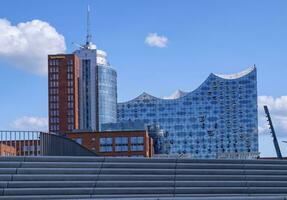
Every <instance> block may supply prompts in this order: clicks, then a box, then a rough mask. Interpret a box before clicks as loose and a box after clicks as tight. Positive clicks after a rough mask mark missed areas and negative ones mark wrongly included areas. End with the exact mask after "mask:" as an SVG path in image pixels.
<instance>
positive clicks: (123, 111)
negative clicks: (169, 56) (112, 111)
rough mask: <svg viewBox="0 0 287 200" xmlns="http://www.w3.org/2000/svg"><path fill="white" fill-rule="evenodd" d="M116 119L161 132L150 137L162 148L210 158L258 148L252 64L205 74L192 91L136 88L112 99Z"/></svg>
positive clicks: (254, 76)
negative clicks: (130, 95)
mask: <svg viewBox="0 0 287 200" xmlns="http://www.w3.org/2000/svg"><path fill="white" fill-rule="evenodd" d="M117 119H118V122H121V121H122V122H124V121H142V122H144V123H145V124H147V125H156V126H158V127H160V129H162V130H163V131H164V132H165V135H164V137H162V138H159V141H156V142H157V143H158V144H161V146H162V147H161V148H158V152H156V153H163V154H178V153H179V154H190V155H191V157H194V158H216V157H218V155H220V154H224V153H251V154H252V153H254V154H257V153H258V125H257V124H258V122H257V120H258V119H257V75H256V68H255V67H251V68H248V69H247V70H245V71H242V72H240V73H236V74H230V75H218V74H210V75H209V76H208V78H207V79H206V80H205V81H204V82H203V83H202V84H201V85H200V86H199V87H198V88H197V89H196V90H194V91H192V92H188V93H185V92H181V91H178V92H177V93H176V94H175V95H174V96H173V97H172V98H168V99H163V98H157V97H154V96H152V95H149V94H147V93H142V94H141V95H140V96H138V97H136V98H135V99H133V100H130V101H127V102H122V103H118V106H117Z"/></svg>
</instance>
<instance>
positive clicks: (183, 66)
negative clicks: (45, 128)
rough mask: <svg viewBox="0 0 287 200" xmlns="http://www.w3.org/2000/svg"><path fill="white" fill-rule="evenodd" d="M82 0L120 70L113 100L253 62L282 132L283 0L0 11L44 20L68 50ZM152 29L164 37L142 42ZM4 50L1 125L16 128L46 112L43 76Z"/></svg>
mask: <svg viewBox="0 0 287 200" xmlns="http://www.w3.org/2000/svg"><path fill="white" fill-rule="evenodd" d="M87 5H90V7H91V25H92V34H93V41H94V43H96V45H97V47H98V48H99V49H103V50H105V51H106V52H107V53H108V58H109V61H110V63H111V65H112V66H113V67H114V68H115V69H116V70H117V72H118V100H119V101H126V100H129V99H132V98H134V97H136V96H137V95H139V94H140V93H142V92H143V91H145V92H148V93H150V94H152V95H154V96H158V97H163V96H168V95H170V94H171V93H172V92H173V91H174V90H176V89H182V90H184V91H192V90H193V89H195V88H196V87H198V86H199V84H200V83H202V82H203V81H204V80H205V78H206V77H207V76H208V75H209V73H211V72H214V73H226V74H228V73H234V72H239V71H242V70H244V69H246V68H247V67H249V66H252V65H253V64H256V66H257V69H258V95H259V96H262V98H260V102H259V103H260V105H261V104H263V103H268V104H270V107H271V109H270V110H271V114H272V111H273V113H274V115H276V116H275V117H276V119H278V120H279V121H280V122H274V124H275V125H277V129H278V132H279V134H280V137H282V139H284V138H285V137H287V98H285V97H286V95H287V94H286V93H287V92H286V90H287V89H286V85H287V79H286V76H287V56H286V53H287V38H286V37H287V1H285V0H281V1H280V0H274V1H270V0H251V1H250V0H237V1H230V0H217V1H214V0H200V1H199V0H198V1H195V0H194V1H192V0H180V1H178V0H157V1H153V0H138V1H134V0H93V1H92V0H75V1H70V0H61V1H57V0H49V1H48V0H46V1H37V0H26V1H17V0H3V1H1V6H0V19H6V20H8V21H10V22H11V26H17V24H19V23H21V22H24V23H26V22H29V21H32V20H34V19H38V20H41V21H44V22H47V23H49V25H50V26H51V27H54V28H55V30H56V32H57V33H58V34H61V35H62V36H63V37H64V41H65V45H66V52H72V51H73V50H75V49H76V47H75V46H74V45H73V44H72V42H76V43H83V42H84V40H85V30H86V9H87ZM150 33H156V34H157V35H158V36H162V37H165V38H166V39H167V43H166V44H165V45H166V46H165V47H162V48H159V47H156V46H150V45H148V44H147V43H145V39H146V37H147V36H148V35H149V34H150ZM2 37H3V34H2ZM35 41H36V39H35ZM0 44H1V28H0ZM1 48H4V49H5V48H9V45H3V44H2V46H1ZM31 48H32V47H31ZM37 48H46V46H44V45H43V46H42V47H39V46H38V47H37ZM62 49H63V48H62ZM33 52H40V51H33ZM6 53H7V52H6ZM31 55H32V56H33V53H31ZM31 55H30V56H31ZM5 56H6V57H5ZM5 56H3V55H2V56H1V50H0V81H1V84H0V90H1V100H0V102H1V103H0V110H1V113H2V114H1V115H0V129H13V128H15V129H17V128H19V126H20V125H19V123H20V122H19V123H18V125H19V126H17V123H15V121H16V122H17V119H21V118H23V117H24V116H26V117H27V116H29V117H35V118H37V119H38V118H41V119H44V118H46V117H47V76H46V75H43V74H41V75H38V74H35V73H33V72H32V73H31V70H27V69H26V68H25V63H26V61H24V60H25V59H27V58H26V57H27V52H26V54H24V55H21V56H19V55H13V56H10V57H9V56H8V57H7V55H6V54H5ZM23 56H26V57H23ZM28 57H29V56H28ZM31 60H33V59H32V58H31V57H29V59H28V61H27V62H32V61H31ZM19 65H20V66H19ZM42 67H43V66H42ZM33 70H34V69H33ZM267 96H270V97H268V98H267ZM260 114H261V111H260ZM260 116H261V117H259V118H260V119H261V118H262V114H261V115H260ZM260 123H262V124H260V126H262V127H261V129H262V130H261V129H260V130H261V138H262V139H261V140H262V141H263V142H262V145H263V146H262V145H261V146H262V148H261V149H262V151H264V152H265V151H266V155H269V154H270V152H271V151H272V150H270V147H269V146H266V148H265V146H264V145H268V143H269V142H270V143H271V140H270V141H269V135H268V134H267V132H266V127H265V128H264V123H263V119H261V121H260ZM15 124H16V125H15ZM38 125H39V126H41V125H42V123H38ZM23 127H25V126H23ZM23 127H22V128H23ZM20 128H21V126H20ZM28 128H29V127H28ZM284 131H286V132H284ZM286 140H287V139H286ZM285 146H286V145H285ZM263 147H264V148H263ZM266 149H267V150H266ZM286 154H287V150H286Z"/></svg>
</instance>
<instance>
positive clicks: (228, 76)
mask: <svg viewBox="0 0 287 200" xmlns="http://www.w3.org/2000/svg"><path fill="white" fill-rule="evenodd" d="M255 69H256V67H255V66H252V67H249V68H247V69H246V70H243V71H241V72H238V73H234V74H214V73H212V74H213V75H215V76H217V77H219V78H223V79H238V78H241V77H243V76H246V75H247V74H249V73H251V72H253V71H254V70H255Z"/></svg>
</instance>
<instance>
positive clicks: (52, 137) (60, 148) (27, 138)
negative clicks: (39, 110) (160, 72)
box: [0, 131, 96, 156]
mask: <svg viewBox="0 0 287 200" xmlns="http://www.w3.org/2000/svg"><path fill="white" fill-rule="evenodd" d="M0 156H96V154H95V153H94V152H92V151H90V150H88V149H87V148H85V147H84V146H82V145H80V144H78V143H77V142H75V141H74V140H72V139H69V138H66V137H64V136H60V135H56V134H54V133H46V132H40V131H0Z"/></svg>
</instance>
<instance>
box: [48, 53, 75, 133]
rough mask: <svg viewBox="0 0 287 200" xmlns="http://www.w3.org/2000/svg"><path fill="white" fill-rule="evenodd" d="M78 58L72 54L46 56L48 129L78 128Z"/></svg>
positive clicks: (59, 131)
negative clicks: (47, 72)
mask: <svg viewBox="0 0 287 200" xmlns="http://www.w3.org/2000/svg"><path fill="white" fill-rule="evenodd" d="M79 64H80V63H79V59H78V57H77V56H76V55H74V54H57V55H49V56H48V71H49V76H48V84H49V86H48V87H49V131H51V132H56V133H61V132H65V131H69V130H73V129H78V128H79V114H78V113H79Z"/></svg>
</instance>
